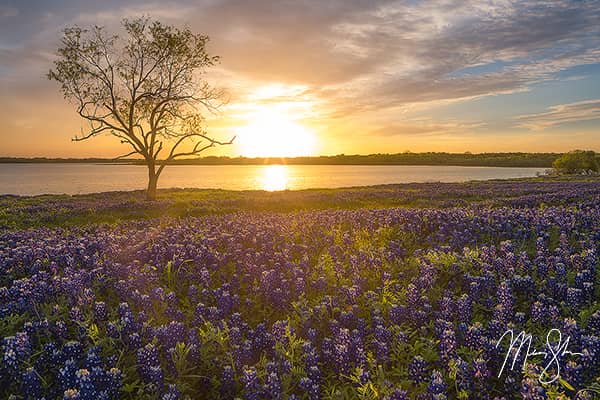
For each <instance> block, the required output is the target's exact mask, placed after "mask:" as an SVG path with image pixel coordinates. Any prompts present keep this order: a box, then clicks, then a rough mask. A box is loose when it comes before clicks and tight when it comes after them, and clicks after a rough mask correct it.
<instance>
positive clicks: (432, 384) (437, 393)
mask: <svg viewBox="0 0 600 400" xmlns="http://www.w3.org/2000/svg"><path fill="white" fill-rule="evenodd" d="M447 388H448V387H447V385H446V382H445V381H444V378H443V376H442V374H441V373H440V372H439V371H433V373H432V374H431V380H430V381H429V385H428V386H427V392H428V393H429V394H430V395H431V398H432V399H435V400H438V399H445V398H446V390H447Z"/></svg>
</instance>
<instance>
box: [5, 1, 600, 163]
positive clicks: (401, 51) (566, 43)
mask: <svg viewBox="0 0 600 400" xmlns="http://www.w3.org/2000/svg"><path fill="white" fill-rule="evenodd" d="M140 15H147V16H150V17H152V18H156V19H160V20H162V21H164V22H167V23H172V24H176V25H188V26H190V27H191V28H192V29H194V30H196V31H198V32H202V33H206V34H208V35H209V36H210V37H211V43H210V48H209V49H210V51H211V52H212V53H213V54H218V55H220V56H221V60H222V61H221V63H220V64H219V65H218V66H217V67H216V68H214V70H212V71H210V72H209V74H208V75H207V77H206V79H208V80H209V81H210V82H211V83H213V84H214V85H217V86H220V87H223V88H225V89H226V90H227V91H228V93H229V94H230V99H231V100H230V103H229V105H228V106H227V107H225V108H224V109H223V110H222V112H221V113H219V115H216V116H212V115H211V116H208V121H207V124H208V129H209V131H210V132H212V133H213V134H214V135H216V136H224V137H228V136H229V135H230V134H232V133H236V132H242V131H243V132H246V134H247V135H250V136H251V135H252V132H251V130H249V129H246V128H247V127H248V126H263V127H264V124H265V121H264V118H267V117H265V116H273V115H276V114H277V115H276V117H275V118H272V121H279V123H281V127H282V128H281V129H280V130H279V131H278V134H279V135H281V138H282V139H281V140H283V141H285V140H290V141H291V142H293V140H294V138H293V137H292V135H295V134H298V132H299V128H298V127H300V126H301V127H302V128H303V129H304V130H310V132H312V134H314V136H315V138H316V140H317V141H318V146H317V147H316V148H315V150H314V152H315V153H321V154H336V153H371V152H397V151H405V150H411V151H453V152H462V151H472V152H480V151H567V150H571V149H574V148H589V149H594V150H597V151H600V2H598V1H560V0H559V1H552V0H549V1H527V0H526V1H508V0H496V1H489V2H486V1H446V0H444V1H427V2H425V1H423V2H421V1H386V0H373V1H362V0H345V1H342V0H331V1H327V2H323V1H309V0H303V1H245V0H200V1H192V0H165V1H160V2H148V1H145V2H141V1H128V2H125V1H101V2H100V1H73V0H60V1H56V0H49V1H6V0H0V107H1V108H0V109H2V110H4V113H5V117H4V118H2V120H1V121H0V149H1V151H0V153H1V154H0V156H6V155H13V156H70V157H78V156H112V155H118V154H120V152H121V151H120V148H119V144H118V143H115V141H113V140H112V138H110V137H103V138H98V139H96V140H94V141H92V142H89V143H77V144H73V143H71V142H70V140H69V139H70V138H71V137H72V136H73V135H75V134H77V133H79V132H80V129H82V128H83V125H82V123H81V121H80V120H79V119H78V118H77V116H76V114H75V112H74V110H73V108H72V106H70V105H69V104H68V103H67V102H65V101H64V100H63V99H62V98H61V96H60V94H59V93H58V88H57V87H56V85H55V84H54V83H53V82H48V81H47V80H46V79H45V78H44V74H45V72H47V71H48V69H49V68H51V66H52V60H53V59H54V57H55V56H54V54H55V51H56V48H57V47H58V45H59V40H60V34H61V30H62V29H64V28H65V27H66V26H70V25H73V24H78V25H82V26H89V25H93V24H98V25H106V26H108V27H109V29H114V30H118V27H119V22H120V20H121V19H122V18H123V17H136V16H140ZM256 115H261V118H263V120H261V121H259V122H260V123H259V122H257V121H256V118H257V117H256ZM267 122H268V121H267ZM273 123H275V122H273ZM261 124H262V125H261ZM276 128H277V127H276V126H275V127H274V128H273V129H276ZM284 128H286V129H284ZM288 128H289V129H288ZM286 135H288V136H286ZM247 140H251V137H250V138H249V139H248V138H247ZM243 150H244V149H243V148H241V147H239V146H238V147H236V146H233V147H231V148H228V149H220V150H219V151H220V152H221V153H222V154H230V155H237V154H243V153H244V151H243ZM213 154H218V153H213Z"/></svg>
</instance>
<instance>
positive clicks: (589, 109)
mask: <svg viewBox="0 0 600 400" xmlns="http://www.w3.org/2000/svg"><path fill="white" fill-rule="evenodd" d="M515 119H516V120H517V121H518V126H520V127H523V128H527V129H531V130H534V131H539V130H543V129H547V128H551V127H553V126H556V125H561V124H566V123H569V122H577V121H589V120H594V119H600V99H596V100H587V101H578V102H575V103H568V104H558V105H555V106H552V107H549V111H547V112H543V113H539V114H526V115H519V116H517V117H516V118H515Z"/></svg>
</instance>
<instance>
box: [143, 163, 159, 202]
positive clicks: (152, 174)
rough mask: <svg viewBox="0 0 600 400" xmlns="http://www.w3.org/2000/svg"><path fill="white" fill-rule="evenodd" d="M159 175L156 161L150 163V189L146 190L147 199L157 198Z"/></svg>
mask: <svg viewBox="0 0 600 400" xmlns="http://www.w3.org/2000/svg"><path fill="white" fill-rule="evenodd" d="M157 183H158V175H157V174H156V170H155V168H154V163H151V164H148V189H147V190H146V200H156V184H157Z"/></svg>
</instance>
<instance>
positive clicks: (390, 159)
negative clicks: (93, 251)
mask: <svg viewBox="0 0 600 400" xmlns="http://www.w3.org/2000/svg"><path fill="white" fill-rule="evenodd" d="M562 155H563V153H518V152H515V153H446V152H426V153H412V152H404V153H375V154H338V155H333V156H303V157H229V156H207V157H201V158H193V159H189V158H188V159H180V160H170V161H169V162H168V164H170V165H262V164H289V165H309V164H313V165H456V166H490V167H538V168H550V167H552V164H553V162H554V161H555V160H556V159H557V158H559V157H561V156H562ZM27 162H39V163H107V162H111V163H112V162H118V163H127V164H131V163H133V164H138V163H139V164H143V163H144V160H142V159H139V160H137V159H134V160H131V159H130V160H121V159H110V158H46V157H35V158H25V157H0V163H27ZM164 162H165V161H164V160H157V163H164Z"/></svg>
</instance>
